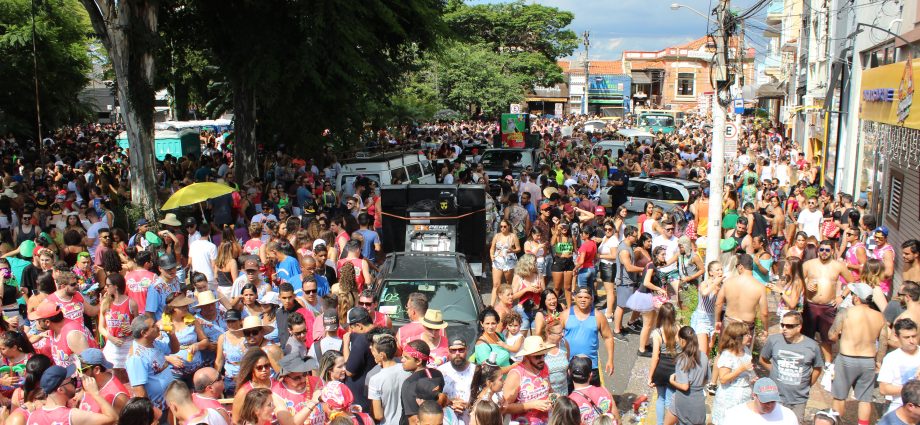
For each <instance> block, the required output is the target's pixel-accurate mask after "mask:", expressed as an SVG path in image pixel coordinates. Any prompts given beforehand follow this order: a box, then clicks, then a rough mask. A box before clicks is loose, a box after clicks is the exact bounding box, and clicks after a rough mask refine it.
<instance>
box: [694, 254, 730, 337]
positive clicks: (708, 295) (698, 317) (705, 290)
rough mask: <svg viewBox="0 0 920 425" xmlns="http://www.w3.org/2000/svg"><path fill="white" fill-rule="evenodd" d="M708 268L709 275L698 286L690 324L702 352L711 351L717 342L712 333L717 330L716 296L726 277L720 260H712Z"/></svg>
mask: <svg viewBox="0 0 920 425" xmlns="http://www.w3.org/2000/svg"><path fill="white" fill-rule="evenodd" d="M706 270H707V271H709V277H708V278H706V280H704V281H703V282H702V283H700V285H699V287H698V288H697V289H698V290H697V301H696V309H695V310H693V314H692V315H691V316H690V326H691V327H692V328H693V331H694V333H695V334H696V336H697V339H698V343H699V351H700V352H702V353H709V351H710V350H712V346H713V342H715V338H713V337H712V334H713V333H714V332H715V330H716V328H715V323H716V313H715V309H716V297H717V295H718V294H719V290H720V289H722V282H723V281H724V277H725V276H724V275H723V273H722V263H720V262H719V261H718V260H716V261H710V262H709V266H708V267H707V268H706Z"/></svg>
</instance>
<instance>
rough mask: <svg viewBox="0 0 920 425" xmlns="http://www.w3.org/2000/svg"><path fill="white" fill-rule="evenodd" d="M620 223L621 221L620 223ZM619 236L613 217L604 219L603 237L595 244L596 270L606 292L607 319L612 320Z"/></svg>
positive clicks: (614, 306)
mask: <svg viewBox="0 0 920 425" xmlns="http://www.w3.org/2000/svg"><path fill="white" fill-rule="evenodd" d="M621 224H622V223H621ZM620 240H621V238H620V236H619V234H618V232H617V227H616V225H615V221H614V219H613V218H608V219H606V220H604V238H603V239H601V243H600V244H599V245H598V246H597V258H598V259H599V260H600V262H599V264H598V271H599V273H598V274H599V275H600V278H601V282H603V284H604V291H605V292H606V293H607V311H606V312H604V315H605V316H607V321H612V320H613V311H614V310H615V309H616V290H615V286H614V284H613V280H614V278H615V277H616V264H617V247H619V246H620Z"/></svg>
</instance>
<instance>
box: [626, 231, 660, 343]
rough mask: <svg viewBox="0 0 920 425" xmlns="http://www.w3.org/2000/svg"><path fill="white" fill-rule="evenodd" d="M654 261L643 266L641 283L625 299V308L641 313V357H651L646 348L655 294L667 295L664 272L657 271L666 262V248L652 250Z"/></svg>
mask: <svg viewBox="0 0 920 425" xmlns="http://www.w3.org/2000/svg"><path fill="white" fill-rule="evenodd" d="M652 256H653V257H654V259H655V261H654V262H652V263H649V264H648V265H646V266H645V272H644V273H643V275H644V276H645V278H644V279H643V283H642V285H640V286H639V289H638V290H636V292H635V293H633V294H632V296H631V297H629V300H627V301H626V308H628V309H630V310H632V311H637V312H639V313H640V314H641V315H642V331H640V332H639V355H640V356H642V357H651V355H652V354H651V352H650V350H648V347H647V345H648V339H649V333H650V332H651V327H652V321H653V320H654V319H655V311H656V310H657V309H656V308H655V296H659V297H667V296H668V291H667V289H666V288H667V287H666V286H665V285H667V284H668V283H667V282H665V280H664V273H661V272H659V271H658V269H659V268H660V267H663V266H664V265H665V264H667V261H668V259H667V252H666V248H665V247H663V246H659V247H657V248H655V249H654V250H653V251H652Z"/></svg>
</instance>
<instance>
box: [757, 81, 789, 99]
mask: <svg viewBox="0 0 920 425" xmlns="http://www.w3.org/2000/svg"><path fill="white" fill-rule="evenodd" d="M756 95H757V98H758V99H781V98H784V97H786V85H785V84H783V83H781V82H779V81H774V82H770V83H766V84H761V85H760V87H757V92H756Z"/></svg>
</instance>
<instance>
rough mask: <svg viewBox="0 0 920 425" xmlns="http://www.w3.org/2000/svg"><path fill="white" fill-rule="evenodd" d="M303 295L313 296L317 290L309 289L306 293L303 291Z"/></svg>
mask: <svg viewBox="0 0 920 425" xmlns="http://www.w3.org/2000/svg"><path fill="white" fill-rule="evenodd" d="M303 293H304V294H307V295H313V294H315V293H316V290H315V289H307V290H306V291H303Z"/></svg>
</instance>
